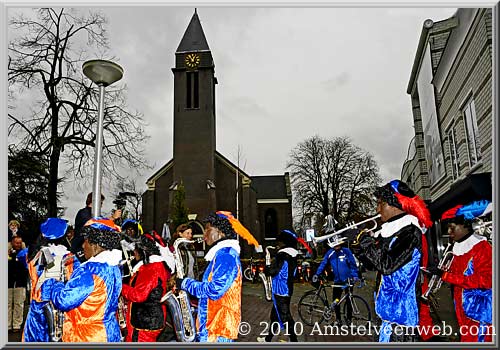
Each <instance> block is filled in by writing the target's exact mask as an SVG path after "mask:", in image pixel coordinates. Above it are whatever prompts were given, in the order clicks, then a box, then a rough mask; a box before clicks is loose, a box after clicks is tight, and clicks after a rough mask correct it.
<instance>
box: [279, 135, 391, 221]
mask: <svg viewBox="0 0 500 350" xmlns="http://www.w3.org/2000/svg"><path fill="white" fill-rule="evenodd" d="M287 168H288V169H289V170H290V177H291V182H292V190H293V192H294V202H295V207H296V208H297V209H298V210H299V217H302V216H304V215H311V214H313V213H321V215H322V216H323V217H324V216H326V215H328V214H332V215H333V217H334V218H335V219H336V220H337V221H338V222H340V223H344V222H346V221H348V220H351V219H353V218H355V217H357V216H360V215H361V216H362V215H364V214H366V213H367V212H369V211H371V210H373V208H374V204H375V203H374V202H373V200H372V191H373V189H374V187H375V186H376V185H378V184H379V183H380V181H381V178H380V176H379V173H378V166H377V163H376V162H375V160H374V159H373V156H372V155H371V154H370V153H368V152H366V151H363V150H362V149H361V148H359V147H358V146H356V145H354V144H353V143H352V142H351V140H350V139H349V138H347V137H336V138H334V139H332V140H325V139H322V138H320V137H319V136H314V137H312V138H310V139H307V140H305V141H303V142H301V143H299V144H298V145H297V146H296V147H295V148H294V149H293V150H292V151H291V153H290V160H289V162H288V164H287ZM301 221H303V220H301Z"/></svg>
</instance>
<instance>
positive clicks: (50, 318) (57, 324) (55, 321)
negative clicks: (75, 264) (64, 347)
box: [44, 254, 74, 342]
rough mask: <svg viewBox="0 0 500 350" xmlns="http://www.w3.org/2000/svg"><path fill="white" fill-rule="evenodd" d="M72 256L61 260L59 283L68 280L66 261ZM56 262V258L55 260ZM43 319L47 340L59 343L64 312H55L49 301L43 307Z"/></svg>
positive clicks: (70, 255) (71, 256) (71, 257)
mask: <svg viewBox="0 0 500 350" xmlns="http://www.w3.org/2000/svg"><path fill="white" fill-rule="evenodd" d="M73 258H74V255H73V254H68V255H66V256H65V257H64V258H62V259H61V263H60V266H59V276H58V277H59V278H58V280H59V281H62V282H63V283H66V282H67V280H68V278H67V277H68V276H67V272H66V263H67V262H68V260H70V259H73ZM55 260H56V261H57V260H58V259H57V257H56V259H55ZM44 313H45V318H46V320H47V326H48V330H49V339H50V341H51V342H59V341H61V339H62V336H63V326H64V311H61V310H57V309H56V308H55V306H54V304H53V303H52V301H49V302H48V303H47V304H46V305H45V307H44Z"/></svg>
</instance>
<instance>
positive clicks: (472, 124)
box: [462, 97, 481, 167]
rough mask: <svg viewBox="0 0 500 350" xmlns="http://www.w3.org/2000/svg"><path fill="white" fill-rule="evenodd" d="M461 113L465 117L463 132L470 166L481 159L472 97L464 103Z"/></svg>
mask: <svg viewBox="0 0 500 350" xmlns="http://www.w3.org/2000/svg"><path fill="white" fill-rule="evenodd" d="M462 113H463V115H464V119H465V133H466V135H467V145H468V151H469V165H470V166H471V167H472V166H474V165H475V164H476V163H477V162H479V160H480V159H481V151H480V147H479V146H480V142H479V131H478V127H477V117H476V107H475V105H474V99H473V98H472V97H471V99H470V100H469V101H468V102H467V104H466V105H465V107H464V109H463V110H462Z"/></svg>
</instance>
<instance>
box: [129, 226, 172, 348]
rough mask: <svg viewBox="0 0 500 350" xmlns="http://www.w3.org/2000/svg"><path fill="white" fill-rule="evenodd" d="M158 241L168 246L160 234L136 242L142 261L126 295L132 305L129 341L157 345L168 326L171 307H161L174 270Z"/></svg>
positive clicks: (133, 273) (137, 266) (141, 238)
mask: <svg viewBox="0 0 500 350" xmlns="http://www.w3.org/2000/svg"><path fill="white" fill-rule="evenodd" d="M157 242H158V244H159V245H161V246H163V247H164V246H165V243H163V240H162V239H161V238H160V237H159V235H158V234H157V233H154V234H149V233H146V234H145V235H143V236H140V237H139V239H138V240H137V242H136V243H135V249H136V251H138V252H139V255H140V257H141V260H140V261H139V262H138V263H137V264H136V265H135V266H134V268H133V270H132V277H131V279H130V283H129V284H123V286H122V295H123V297H124V298H125V300H126V301H127V302H128V305H127V306H128V310H129V312H128V313H127V336H126V338H125V341H127V342H155V341H156V340H157V338H158V336H159V335H160V333H161V331H162V330H163V328H164V327H165V320H166V315H167V307H166V305H165V304H161V303H160V300H161V298H162V296H163V295H164V294H165V293H166V292H167V281H168V279H169V278H170V270H169V269H168V268H167V264H166V263H165V261H164V260H163V258H162V256H161V255H160V250H159V247H158V246H157Z"/></svg>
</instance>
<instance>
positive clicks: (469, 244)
mask: <svg viewBox="0 0 500 350" xmlns="http://www.w3.org/2000/svg"><path fill="white" fill-rule="evenodd" d="M484 240H486V237H484V236H481V235H478V234H476V233H473V234H472V235H471V236H470V237H469V238H467V239H466V240H465V241H462V242H455V243H454V244H453V255H457V256H459V255H464V254H466V253H468V252H469V251H470V250H471V249H472V248H473V247H474V246H475V245H476V244H478V243H479V242H481V241H484Z"/></svg>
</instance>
